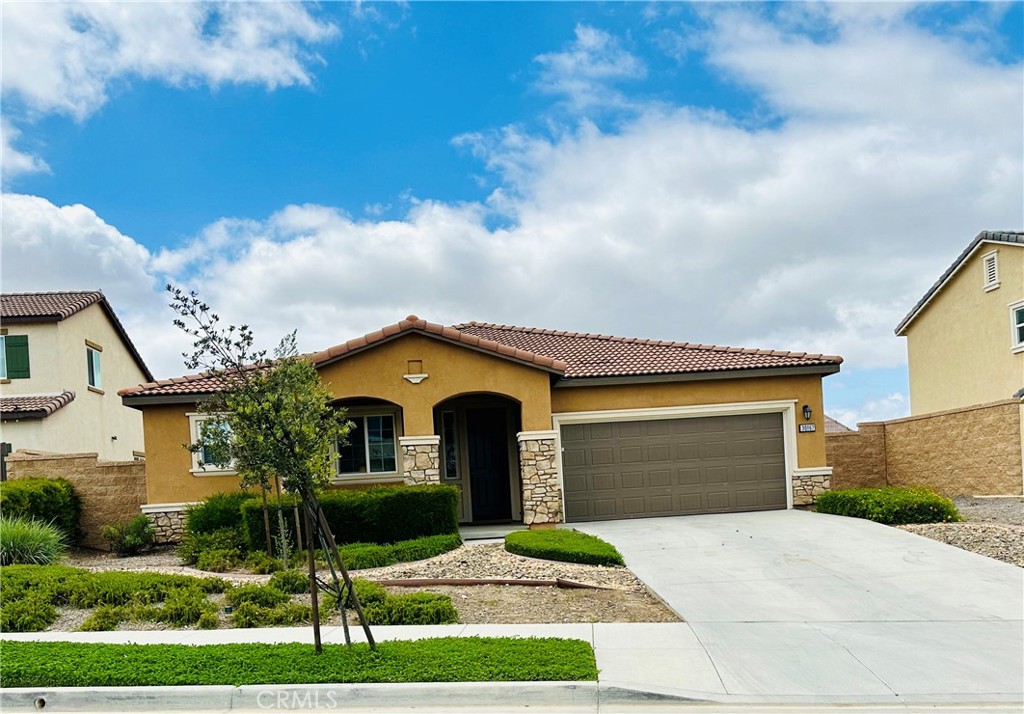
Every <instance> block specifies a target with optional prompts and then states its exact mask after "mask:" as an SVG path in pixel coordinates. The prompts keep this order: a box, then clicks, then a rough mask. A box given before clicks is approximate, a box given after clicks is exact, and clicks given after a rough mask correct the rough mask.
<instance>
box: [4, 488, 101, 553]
mask: <svg viewBox="0 0 1024 714" xmlns="http://www.w3.org/2000/svg"><path fill="white" fill-rule="evenodd" d="M0 511H2V512H3V514H4V515H5V516H7V517H8V518H23V519H27V520H28V519H31V520H36V521H43V522H44V523H52V524H53V525H55V526H57V527H58V528H60V530H61V531H62V532H63V533H64V535H65V536H66V537H67V541H68V543H76V542H77V541H78V539H79V538H81V537H82V529H81V528H80V527H79V522H80V521H81V519H82V501H81V499H80V498H79V497H78V494H77V493H75V489H74V487H73V486H72V485H71V482H70V481H68V480H67V479H63V478H24V479H18V480H17V481H3V482H0Z"/></svg>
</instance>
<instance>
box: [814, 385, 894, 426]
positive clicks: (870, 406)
mask: <svg viewBox="0 0 1024 714" xmlns="http://www.w3.org/2000/svg"><path fill="white" fill-rule="evenodd" d="M909 414H910V400H909V399H908V398H907V396H906V395H905V394H901V393H899V392H892V393H891V394H887V395H885V396H884V397H881V398H880V399H872V400H869V401H867V402H865V403H864V404H862V405H861V406H859V407H857V408H854V409H834V410H829V416H830V417H832V418H833V419H835V420H836V421H838V422H840V423H841V424H845V425H846V426H848V427H850V428H851V429H856V428H857V424H860V423H861V422H866V421H888V420H889V419H899V418H900V417H905V416H908V415H909Z"/></svg>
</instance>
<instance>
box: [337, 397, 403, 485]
mask: <svg viewBox="0 0 1024 714" xmlns="http://www.w3.org/2000/svg"><path fill="white" fill-rule="evenodd" d="M348 420H349V421H350V422H352V428H351V429H350V430H349V432H348V444H342V443H340V442H339V443H338V444H337V461H336V468H337V473H338V476H343V477H360V476H362V477H366V476H369V475H371V474H381V475H385V474H396V473H398V457H397V453H398V448H397V435H396V433H395V414H393V413H386V414H365V415H353V416H349V418H348Z"/></svg>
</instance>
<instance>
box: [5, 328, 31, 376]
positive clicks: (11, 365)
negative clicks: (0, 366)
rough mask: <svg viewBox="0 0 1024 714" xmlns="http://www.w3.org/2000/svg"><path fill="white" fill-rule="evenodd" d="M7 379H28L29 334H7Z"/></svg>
mask: <svg viewBox="0 0 1024 714" xmlns="http://www.w3.org/2000/svg"><path fill="white" fill-rule="evenodd" d="M4 343H5V345H6V352H7V379H28V378H29V377H30V376H31V374H30V372H29V368H28V335H7V339H5V340H4Z"/></svg>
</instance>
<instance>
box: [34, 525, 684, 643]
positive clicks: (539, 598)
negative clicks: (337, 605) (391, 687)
mask: <svg viewBox="0 0 1024 714" xmlns="http://www.w3.org/2000/svg"><path fill="white" fill-rule="evenodd" d="M64 564H66V565H71V566H74V567H79V568H84V569H87V570H91V571H103V570H128V571H149V572H160V573H176V574H182V575H196V576H210V575H213V576H216V577H220V578H224V579H226V580H228V581H231V582H234V583H236V584H240V583H247V582H255V583H263V582H266V581H267V580H269V578H270V576H269V575H256V574H252V573H247V572H228V573H208V572H206V571H202V570H197V569H195V568H191V567H187V566H184V565H181V564H180V563H179V561H178V558H177V556H176V555H175V553H174V549H173V548H161V549H159V550H154V551H151V552H150V553H147V554H145V555H139V556H133V557H130V558H118V557H116V556H114V555H113V554H111V553H101V552H97V551H88V550H73V551H71V552H70V553H69V554H68V556H67V557H66V558H65V559H64ZM352 575H353V576H354V577H359V578H364V579H366V580H400V579H412V578H505V579H517V580H520V579H521V580H555V579H559V578H561V579H563V580H571V581H573V582H577V583H585V584H588V585H597V586H600V587H602V588H607V589H604V590H589V589H567V588H556V587H525V586H517V585H473V586H431V587H417V588H406V587H401V588H400V587H393V588H389V589H390V590H391V592H394V593H410V592H416V591H426V592H436V593H443V594H445V595H449V596H450V597H451V598H452V603H453V604H454V605H455V609H456V610H457V611H458V613H459V621H460V622H463V623H467V624H492V623H509V624H518V623H562V622H676V621H678V619H679V618H678V617H677V616H676V615H675V614H674V613H673V612H672V611H671V610H669V609H668V608H666V607H665V606H664V605H663V604H662V603H661V602H660V601H658V600H657V599H656V598H654V597H653V596H652V595H651V594H650V592H649V591H648V590H647V588H646V586H645V585H644V584H643V583H642V582H641V581H640V580H639V579H638V578H637V577H636V576H635V575H633V573H632V572H631V571H630V570H628V569H627V568H614V567H605V566H600V565H580V564H577V563H562V562H556V561H549V560H537V559H535V558H526V557H523V556H519V555H513V554H511V553H509V552H507V551H506V550H505V548H504V545H503V544H502V543H501V542H485V543H471V544H469V545H463V546H462V547H460V548H457V549H456V550H453V551H450V552H448V553H445V554H443V555H440V556H438V557H436V558H431V559H429V560H421V561H417V562H412V563H399V564H397V565H390V566H387V567H384V568H372V569H366V570H356V571H352ZM211 599H213V600H215V601H217V602H218V603H219V604H221V605H222V604H223V602H222V601H223V596H221V595H214V596H211ZM294 599H295V601H296V602H304V603H307V604H308V603H309V600H310V597H309V595H299V596H295V598H294ZM58 611H59V617H58V619H57V621H56V622H54V623H53V625H52V626H51V627H50V628H48V629H50V630H62V631H68V630H77V629H78V628H79V627H81V624H82V622H83V621H84V620H85V618H86V617H88V615H89V611H86V610H78V609H75V608H59V610H58ZM220 621H221V627H230V620H229V618H228V616H226V615H224V614H223V612H222V613H221V614H220ZM340 623H341V616H340V614H339V615H333V616H332V617H330V618H329V619H328V620H327V621H325V623H324V624H325V625H336V624H340ZM118 629H121V630H142V629H146V630H150V629H168V625H165V624H162V623H158V622H125V623H122V624H121V625H120V627H119V628H118Z"/></svg>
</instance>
